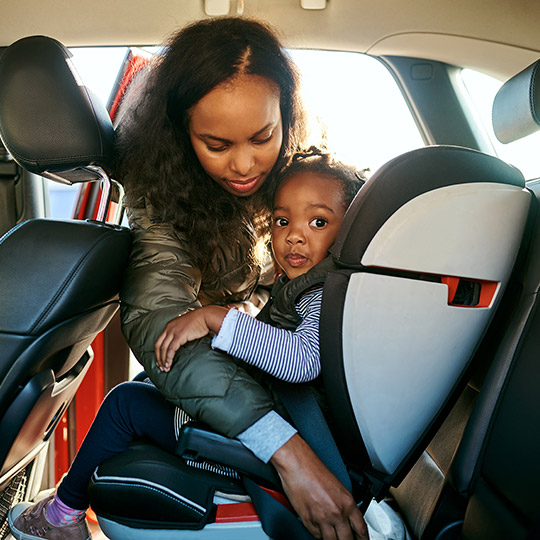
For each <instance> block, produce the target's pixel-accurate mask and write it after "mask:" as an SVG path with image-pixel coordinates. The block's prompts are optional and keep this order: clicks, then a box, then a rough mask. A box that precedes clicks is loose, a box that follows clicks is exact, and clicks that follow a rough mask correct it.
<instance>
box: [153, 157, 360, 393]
mask: <svg viewBox="0 0 540 540" xmlns="http://www.w3.org/2000/svg"><path fill="white" fill-rule="evenodd" d="M362 183H363V182H362V181H361V180H360V179H359V176H358V173H356V172H355V171H354V170H353V169H351V168H349V167H347V166H345V165H343V164H341V163H338V162H335V161H332V159H331V157H330V156H329V155H328V154H324V153H321V152H319V151H318V150H316V149H313V148H312V149H310V151H309V152H307V153H299V154H296V155H295V156H294V157H293V159H292V162H291V164H290V165H289V166H288V167H287V168H286V169H285V170H284V172H283V174H282V177H281V180H280V183H279V186H278V188H277V191H276V194H275V197H274V208H273V224H272V251H273V254H274V258H275V260H276V262H277V264H278V265H279V267H280V268H281V270H282V271H283V273H284V274H285V275H286V277H287V278H288V280H293V279H295V278H297V277H299V276H300V275H302V274H305V273H306V272H308V270H310V269H311V268H313V267H314V266H315V265H317V264H318V263H320V262H321V261H323V259H325V258H326V257H327V255H328V249H329V248H330V246H331V245H332V244H333V243H334V241H335V239H336V236H337V233H338V231H339V227H340V225H341V222H342V220H343V216H344V215H345V211H346V210H347V207H348V205H349V204H350V202H351V200H352V198H353V197H354V195H355V194H356V192H357V191H358V189H359V187H360V186H361V185H362ZM321 299H322V285H319V286H317V287H314V288H313V289H311V290H309V291H308V292H306V293H305V294H304V295H303V296H302V297H301V298H300V300H299V301H298V303H297V305H296V309H297V311H298V314H299V316H300V317H301V319H302V322H301V323H300V324H299V325H298V327H297V329H296V330H295V331H294V332H293V331H290V330H284V329H281V328H276V327H275V326H270V325H268V324H266V323H263V322H261V321H259V320H257V319H254V318H253V317H251V316H249V315H247V314H245V313H243V312H241V311H238V310H235V309H229V308H227V307H223V306H216V305H208V306H204V307H202V308H199V309H196V310H193V311H189V312H187V313H185V314H183V315H181V316H180V317H177V318H176V319H173V320H172V321H170V322H169V323H168V324H167V326H166V328H165V330H164V332H163V333H162V334H161V335H160V336H159V338H158V340H157V342H156V347H155V350H156V358H157V363H158V365H159V366H160V368H161V369H162V370H163V371H169V370H170V368H171V365H172V362H173V358H174V355H175V353H176V351H177V350H178V349H179V348H180V347H181V346H182V345H184V344H185V343H187V342H188V341H192V340H195V339H198V338H201V337H203V336H205V335H207V334H208V333H213V334H215V337H214V339H213V342H212V346H213V347H214V348H216V349H220V350H222V351H225V352H227V353H229V354H231V355H232V356H234V357H236V358H240V359H242V360H243V361H244V362H246V363H247V364H250V365H253V366H255V367H257V368H259V369H261V370H263V371H265V372H266V373H268V374H270V375H273V376H274V377H276V378H278V379H281V380H284V381H287V382H291V383H302V382H308V381H311V380H313V379H315V378H316V377H317V376H318V375H319V373H320V359H319V341H318V326H319V315H320V307H321ZM270 344H272V345H270Z"/></svg>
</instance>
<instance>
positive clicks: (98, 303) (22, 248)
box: [0, 36, 131, 538]
mask: <svg viewBox="0 0 540 540" xmlns="http://www.w3.org/2000/svg"><path fill="white" fill-rule="evenodd" d="M73 70H74V68H73V66H72V65H71V62H70V53H69V52H68V51H67V49H65V48H64V47H63V46H62V45H61V44H60V43H59V42H57V41H56V40H53V39H51V38H47V37H43V36H34V37H30V38H25V39H22V40H20V41H17V42H16V43H14V44H13V45H11V46H10V47H9V48H7V49H6V51H5V52H4V54H3V56H2V58H1V60H0V137H1V139H2V142H3V145H4V147H5V148H6V149H7V152H9V155H10V156H12V157H13V159H14V160H15V161H16V162H17V163H18V164H19V165H20V166H22V167H24V168H25V169H26V170H29V171H30V172H32V173H36V174H40V175H42V176H45V177H48V178H51V179H54V180H57V181H61V182H64V183H74V182H87V181H95V180H99V181H101V182H102V186H103V193H104V198H103V204H102V205H101V209H100V216H99V219H104V216H105V214H106V210H107V200H108V198H109V193H110V190H108V188H107V186H109V185H110V182H109V179H108V176H107V174H106V173H105V170H104V167H107V166H108V165H109V164H110V161H111V157H112V155H113V143H114V131H113V128H112V124H111V121H110V119H109V118H108V116H107V113H106V111H105V109H104V107H103V106H101V105H100V104H99V103H98V101H97V100H95V98H93V96H91V95H90V93H89V92H88V90H87V89H86V88H85V87H84V86H82V85H80V84H79V79H78V77H77V76H76V74H75V73H74V71H73ZM130 245H131V235H130V232H129V230H128V229H126V228H122V227H118V226H116V225H110V224H106V223H104V222H103V221H75V220H52V219H30V220H28V221H24V222H22V223H20V224H19V225H17V226H16V227H14V228H12V229H11V230H9V231H8V232H7V233H6V234H5V235H4V236H3V237H2V239H1V240H0V282H1V283H2V287H1V289H0V304H1V308H0V492H1V493H2V496H3V498H4V500H3V501H2V505H1V510H0V512H1V514H0V524H1V525H0V526H1V527H2V528H1V529H0V537H1V538H3V537H4V536H5V534H6V533H7V522H5V518H6V513H7V510H9V507H10V506H11V504H12V503H14V502H17V500H19V499H23V498H26V499H29V498H31V497H33V496H35V494H36V491H37V490H39V489H40V487H41V486H40V482H41V478H40V477H39V474H38V473H37V472H36V469H35V467H34V468H33V466H35V465H36V463H37V457H38V456H41V457H40V460H41V462H42V456H43V454H44V452H46V450H47V446H48V442H49V440H50V437H51V435H52V433H53V431H54V428H55V427H56V425H57V424H58V422H59V420H60V418H61V417H62V414H63V413H64V411H65V410H66V408H67V406H68V405H69V403H70V401H71V399H72V398H73V396H74V394H75V392H76V390H77V388H78V386H79V384H80V383H81V381H82V378H83V377H84V375H85V373H86V372H87V370H88V368H89V366H90V363H91V361H92V358H93V354H92V350H91V348H90V344H91V342H92V341H93V339H94V337H95V336H96V334H97V333H98V332H100V331H101V330H103V329H104V328H105V327H106V326H107V324H108V322H109V321H110V320H111V318H112V316H113V315H114V313H115V312H116V311H117V309H118V306H119V301H118V291H119V286H120V281H121V277H122V273H123V269H124V267H125V265H126V263H127V259H128V256H129V251H130ZM30 476H32V478H35V485H33V486H26V488H25V482H26V480H27V479H28V478H29V477H30Z"/></svg>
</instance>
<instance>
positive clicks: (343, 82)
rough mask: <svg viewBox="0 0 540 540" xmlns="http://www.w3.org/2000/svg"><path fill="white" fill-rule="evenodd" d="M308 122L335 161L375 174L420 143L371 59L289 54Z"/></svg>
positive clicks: (387, 78) (391, 84)
mask: <svg viewBox="0 0 540 540" xmlns="http://www.w3.org/2000/svg"><path fill="white" fill-rule="evenodd" d="M291 56H292V57H293V59H294V61H295V62H296V64H297V65H298V67H299V69H300V72H301V75H302V96H303V100H304V103H305V104H306V107H307V109H308V112H309V114H310V117H311V121H312V123H313V124H315V126H317V124H318V125H319V126H320V128H322V129H323V130H324V132H325V133H324V135H325V137H326V138H327V141H328V146H329V149H330V150H332V151H333V152H334V153H335V154H336V157H337V158H338V159H340V160H342V161H345V162H347V163H351V164H353V165H356V166H357V167H360V168H366V167H367V168H369V169H371V171H375V170H377V169H378V168H379V167H380V166H381V165H383V164H384V163H385V162H386V161H388V160H389V159H391V158H393V157H395V156H397V155H399V154H402V153H403V152H406V151H408V150H412V149H413V148H418V147H420V146H424V142H423V140H422V137H421V136H420V133H419V131H418V128H417V126H416V123H415V122H414V120H413V117H412V115H411V112H410V110H409V108H408V106H407V104H406V103H405V100H404V98H403V96H402V94H401V92H400V90H399V88H398V86H397V84H396V82H395V81H394V79H393V77H392V75H391V74H390V73H389V71H388V70H387V69H386V67H384V66H383V65H382V64H381V63H380V62H379V61H378V60H376V59H375V58H372V57H370V56H367V55H364V54H359V53H349V52H336V51H316V50H292V51H291Z"/></svg>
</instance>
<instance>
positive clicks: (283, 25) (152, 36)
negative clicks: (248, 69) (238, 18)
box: [0, 0, 540, 78]
mask: <svg viewBox="0 0 540 540" xmlns="http://www.w3.org/2000/svg"><path fill="white" fill-rule="evenodd" d="M241 4H242V2H240V1H238V0H231V7H232V9H231V14H234V13H236V11H237V6H239V5H241ZM243 5H244V11H243V14H244V15H246V16H253V17H257V18H261V19H264V20H267V21H269V22H270V23H271V24H273V25H275V26H276V27H277V28H278V29H279V31H280V33H281V34H282V37H283V39H284V42H285V44H286V45H287V46H290V47H297V48H306V47H307V48H322V49H336V50H351V51H357V52H367V53H370V54H374V55H388V54H399V55H401V56H415V57H418V58H429V59H433V60H439V61H445V62H448V63H452V64H455V65H466V66H468V67H476V68H480V69H482V70H483V71H487V72H489V73H490V74H492V75H496V76H498V77H500V78H506V77H509V76H511V75H513V74H514V73H517V71H519V70H520V69H522V68H523V67H525V66H526V65H527V64H528V63H531V61H533V60H535V59H536V58H538V57H539V56H540V50H539V47H538V30H537V21H538V20H540V3H538V2H528V3H527V5H525V6H524V5H519V6H517V5H516V4H515V2H513V0H492V1H490V2H487V3H486V2H470V1H469V0H438V1H437V2H426V1H421V0H420V1H416V2H414V3H407V4H406V9H403V8H404V5H405V4H404V3H403V2H402V0H362V1H359V0H328V3H327V7H326V9H324V10H320V11H308V10H305V9H302V8H301V7H300V2H299V1H298V0H264V1H261V0H245V2H243ZM203 7H204V2H203V0H199V1H198V2H193V1H191V2H178V1H177V0H175V1H173V0H162V1H161V2H160V4H159V9H156V6H155V5H154V4H152V3H151V2H147V1H144V0H130V1H129V2H128V1H124V0H117V1H116V2H110V1H104V0H93V1H92V2H78V3H77V6H76V9H74V8H71V7H70V8H69V9H66V3H65V1H64V0H48V1H47V2H37V1H25V2H21V1H20V0H2V3H1V4H0V15H1V20H2V21H3V23H4V24H3V27H2V32H1V34H0V35H1V36H2V37H1V38H0V45H9V44H10V43H12V42H13V41H15V40H17V39H19V38H21V37H23V36H27V35H32V34H45V35H49V36H52V37H54V38H56V39H58V40H60V41H61V42H62V43H64V44H65V45H67V46H70V47H71V46H95V45H155V44H158V43H160V42H162V41H163V38H164V37H165V36H166V35H167V34H169V33H171V32H172V31H174V30H175V29H176V28H177V27H179V26H182V25H184V24H186V23H188V22H191V21H194V20H197V19H200V18H203V17H205V16H206V15H205V13H204V9H203ZM344 14H346V16H344ZM0 24H1V23H0Z"/></svg>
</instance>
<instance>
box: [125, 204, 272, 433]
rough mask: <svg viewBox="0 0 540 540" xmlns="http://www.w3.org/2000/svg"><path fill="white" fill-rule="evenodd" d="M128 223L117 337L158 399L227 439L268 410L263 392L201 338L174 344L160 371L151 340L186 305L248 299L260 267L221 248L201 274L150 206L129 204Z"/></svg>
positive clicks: (180, 238)
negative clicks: (158, 393)
mask: <svg viewBox="0 0 540 540" xmlns="http://www.w3.org/2000/svg"><path fill="white" fill-rule="evenodd" d="M129 222H130V227H131V229H132V233H133V247H132V252H131V257H130V261H129V265H128V268H127V271H126V274H125V277H124V281H123V286H122V290H121V293H120V299H121V319H122V330H123V333H124V336H125V337H126V340H127V342H128V344H129V346H130V348H131V350H132V351H133V353H134V354H135V356H136V357H137V359H138V360H139V362H140V363H141V364H142V365H143V366H144V369H145V371H146V373H147V375H148V376H149V377H150V379H151V380H152V382H153V383H154V384H155V385H156V386H157V387H158V388H159V390H160V391H161V393H162V394H163V396H164V397H165V398H166V399H168V400H169V401H171V402H173V403H174V404H175V405H177V406H179V407H181V408H182V409H183V410H184V411H185V412H186V413H187V414H189V415H190V416H191V417H193V418H196V419H197V420H200V421H202V422H204V423H206V424H207V425H209V426H210V427H211V428H213V429H215V430H216V431H218V432H220V433H222V434H224V435H226V436H229V437H234V436H236V435H237V434H238V433H240V432H242V431H244V430H245V429H246V428H247V427H249V426H251V425H252V424H253V423H254V422H255V421H257V420H258V419H260V418H261V417H262V416H264V415H265V414H266V413H268V412H269V411H270V410H271V409H272V408H273V402H272V399H271V397H270V395H269V394H268V392H267V391H266V390H265V389H264V388H263V387H262V386H261V385H259V384H258V383H257V382H256V381H255V380H254V379H253V378H252V377H251V376H250V375H249V374H248V373H247V371H246V370H245V369H244V367H242V366H241V365H239V362H238V363H237V362H236V361H232V362H231V357H228V356H227V355H224V354H223V353H222V352H220V351H214V350H213V349H212V348H211V347H210V340H211V338H210V337H209V336H208V337H206V338H203V339H201V340H197V341H194V342H190V343H188V344H187V345H185V346H183V347H181V348H180V349H179V350H178V352H177V354H176V356H175V361H174V363H173V365H172V368H171V370H170V371H169V372H168V373H165V372H162V371H161V370H159V369H158V367H157V365H156V357H155V353H154V344H155V342H156V340H157V338H158V337H159V335H160V334H161V332H162V331H163V330H164V328H165V325H166V324H167V323H168V322H169V321H170V320H171V319H173V318H174V317H176V316H178V315H180V314H182V313H184V312H186V311H187V310H190V309H196V308H198V307H200V306H201V305H202V304H208V303H216V304H228V303H232V302H239V301H244V300H247V299H248V298H250V297H251V296H252V294H253V292H254V290H255V288H256V286H257V284H258V283H259V274H260V271H259V269H258V268H250V267H249V263H248V256H247V255H248V254H247V253H241V252H240V251H241V250H240V249H239V248H236V247H234V246H224V247H223V249H222V250H221V251H220V252H219V253H217V254H216V256H215V259H214V260H213V261H212V266H213V268H214V272H213V274H212V276H206V275H204V273H203V272H202V271H201V269H200V268H199V267H198V266H197V265H196V264H194V262H193V260H192V258H191V256H190V253H189V251H188V249H187V245H186V239H185V237H184V236H182V234H181V233H178V232H177V231H175V230H174V229H173V228H172V227H171V226H169V225H168V224H165V223H162V222H160V221H159V220H158V219H156V218H155V217H154V216H153V213H152V209H151V207H149V206H147V208H136V209H131V210H130V211H129ZM215 269H217V271H215ZM246 275H247V277H246ZM215 276H218V277H215ZM192 359H193V361H191V360H192ZM201 370H204V372H205V376H201ZM210 373H211V374H212V375H211V376H208V375H207V374H210Z"/></svg>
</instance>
